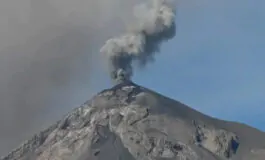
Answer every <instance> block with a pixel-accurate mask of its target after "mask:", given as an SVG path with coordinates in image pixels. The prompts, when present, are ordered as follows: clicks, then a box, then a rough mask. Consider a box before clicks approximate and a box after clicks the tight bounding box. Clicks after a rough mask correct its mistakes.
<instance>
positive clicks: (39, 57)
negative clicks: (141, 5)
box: [0, 0, 137, 156]
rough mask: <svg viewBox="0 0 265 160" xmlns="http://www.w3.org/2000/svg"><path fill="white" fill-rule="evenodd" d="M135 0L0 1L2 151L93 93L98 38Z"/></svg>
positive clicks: (116, 25)
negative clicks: (92, 81)
mask: <svg viewBox="0 0 265 160" xmlns="http://www.w3.org/2000/svg"><path fill="white" fill-rule="evenodd" d="M136 2H137V1H135V0H107V1H106V0H1V1H0V142H1V143H0V156H1V155H3V154H6V153H7V152H8V151H10V150H11V149H13V148H14V147H16V146H17V145H18V144H19V143H21V142H22V141H24V140H25V139H29V138H30V137H31V136H32V135H33V134H34V133H36V132H38V131H39V130H41V129H42V128H46V127H47V126H48V125H50V124H52V123H54V122H55V121H56V120H58V119H60V116H61V115H63V114H65V113H66V112H68V111H69V110H70V109H72V107H75V106H77V105H80V104H81V103H83V102H84V101H86V100H87V99H88V98H89V97H88V96H89V94H93V90H92V88H94V90H96V89H97V88H95V87H97V86H92V85H91V84H90V83H91V79H93V77H95V75H94V73H97V74H99V73H98V72H100V71H101V70H100V65H101V64H100V60H99V57H98V56H99V54H98V51H99V49H100V46H101V45H100V44H103V42H104V41H105V40H106V39H107V37H109V36H113V34H117V33H119V32H120V30H122V27H123V23H124V19H128V17H129V16H127V15H129V14H128V13H127V11H128V10H131V9H130V8H131V6H132V5H133V4H134V3H136ZM120 5H122V6H123V8H122V9H120ZM112 26H113V27H112ZM95 64H99V65H96V66H94V65H95ZM98 85H99V84H98ZM99 88H100V87H99ZM84 90H86V91H84ZM80 92H81V93H80ZM91 92H92V93H91ZM80 97H81V98H80Z"/></svg>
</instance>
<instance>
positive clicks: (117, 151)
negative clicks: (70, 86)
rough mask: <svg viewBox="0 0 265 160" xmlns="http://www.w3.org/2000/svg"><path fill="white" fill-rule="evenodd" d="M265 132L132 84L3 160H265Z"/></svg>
mask: <svg viewBox="0 0 265 160" xmlns="http://www.w3.org/2000/svg"><path fill="white" fill-rule="evenodd" d="M264 157H265V133H263V132H261V131H258V130H256V129H254V128H251V127H248V126H246V125H243V124H239V123H234V122H227V121H221V120H218V119H214V118H211V117H209V116H206V115H204V114H202V113H200V112H198V111H195V110H193V109H191V108H189V107H188V106H186V105H184V104H181V103H179V102H177V101H174V100H172V99H169V98H166V97H164V96H162V95H159V94H157V93H155V92H153V91H150V90H148V89H146V88H143V87H140V86H138V85H136V84H134V83H132V82H129V81H127V82H123V83H121V84H119V85H117V86H115V87H113V88H111V89H107V90H104V91H102V92H101V93H99V94H98V95H96V96H95V97H93V98H92V99H91V100H89V101H88V102H86V103H85V104H83V105H82V106H81V107H79V108H76V109H75V110H73V111H72V112H70V113H69V114H68V115H66V116H65V117H64V118H63V119H62V120H60V121H58V122H57V123H56V124H54V125H53V126H51V127H50V128H48V129H46V130H45V131H42V132H40V133H39V134H36V135H35V136H34V137H33V138H32V139H31V140H29V141H26V142H25V143H24V144H22V145H21V146H20V147H19V148H17V149H15V150H14V151H12V152H10V153H9V154H8V155H7V156H6V157H3V158H1V160H225V159H231V160H250V159H251V160H264Z"/></svg>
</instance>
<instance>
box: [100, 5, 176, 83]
mask: <svg viewBox="0 0 265 160" xmlns="http://www.w3.org/2000/svg"><path fill="white" fill-rule="evenodd" d="M175 13H176V8H175V2H174V1H170V0H150V1H147V2H146V3H142V4H140V5H137V6H136V7H135V9H134V16H135V19H134V22H133V23H132V27H131V28H130V30H129V31H128V32H127V33H125V34H123V35H121V36H119V37H115V38H111V39H109V40H108V41H106V43H105V44H104V46H103V47H102V48H101V52H102V53H104V54H105V55H106V56H107V57H108V59H109V64H110V75H111V78H112V79H113V80H114V81H116V82H120V81H124V80H130V79H131V77H132V75H133V64H134V62H136V63H137V64H138V65H140V66H142V67H143V66H145V65H146V64H147V63H148V62H149V61H152V60H153V59H154V57H153V56H154V54H155V53H157V52H159V48H160V45H161V43H162V42H164V41H167V40H169V39H171V38H173V37H174V36H175V30H176V28H175V21H174V20H175Z"/></svg>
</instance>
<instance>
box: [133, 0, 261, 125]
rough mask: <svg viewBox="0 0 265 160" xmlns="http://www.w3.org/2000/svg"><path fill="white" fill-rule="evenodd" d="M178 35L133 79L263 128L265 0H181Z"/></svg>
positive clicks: (197, 106) (213, 112)
mask: <svg viewBox="0 0 265 160" xmlns="http://www.w3.org/2000/svg"><path fill="white" fill-rule="evenodd" d="M178 3H179V4H178V12H177V13H178V14H177V18H176V22H177V35H176V37H175V38H174V39H173V40H171V41H169V42H168V43H165V44H164V45H163V46H162V49H161V53H159V54H157V56H156V61H155V62H154V63H152V64H149V65H148V66H147V67H146V68H145V69H144V70H141V71H138V72H136V74H135V76H134V78H133V79H134V81H135V82H137V83H138V84H141V85H143V86H146V87H149V88H151V89H154V90H155V91H157V92H159V93H162V94H164V95H166V96H169V97H171V98H174V99H176V100H179V101H181V102H183V103H185V104H187V105H189V106H191V107H193V108H195V109H197V110H199V111H202V112H203V113H206V114H209V115H211V116H214V117H218V118H222V119H226V120H233V121H239V122H244V123H247V124H249V125H252V126H254V127H258V128H259V129H262V130H265V97H264V95H265V92H264V91H265V70H264V68H265V63H264V61H265V54H264V53H265V30H264V29H265V1H264V0H255V1H250V0H234V1H229V0H223V1H221V0H211V1H210V0H200V1H196V0H188V1H184V0H180V1H179V2H178Z"/></svg>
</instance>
